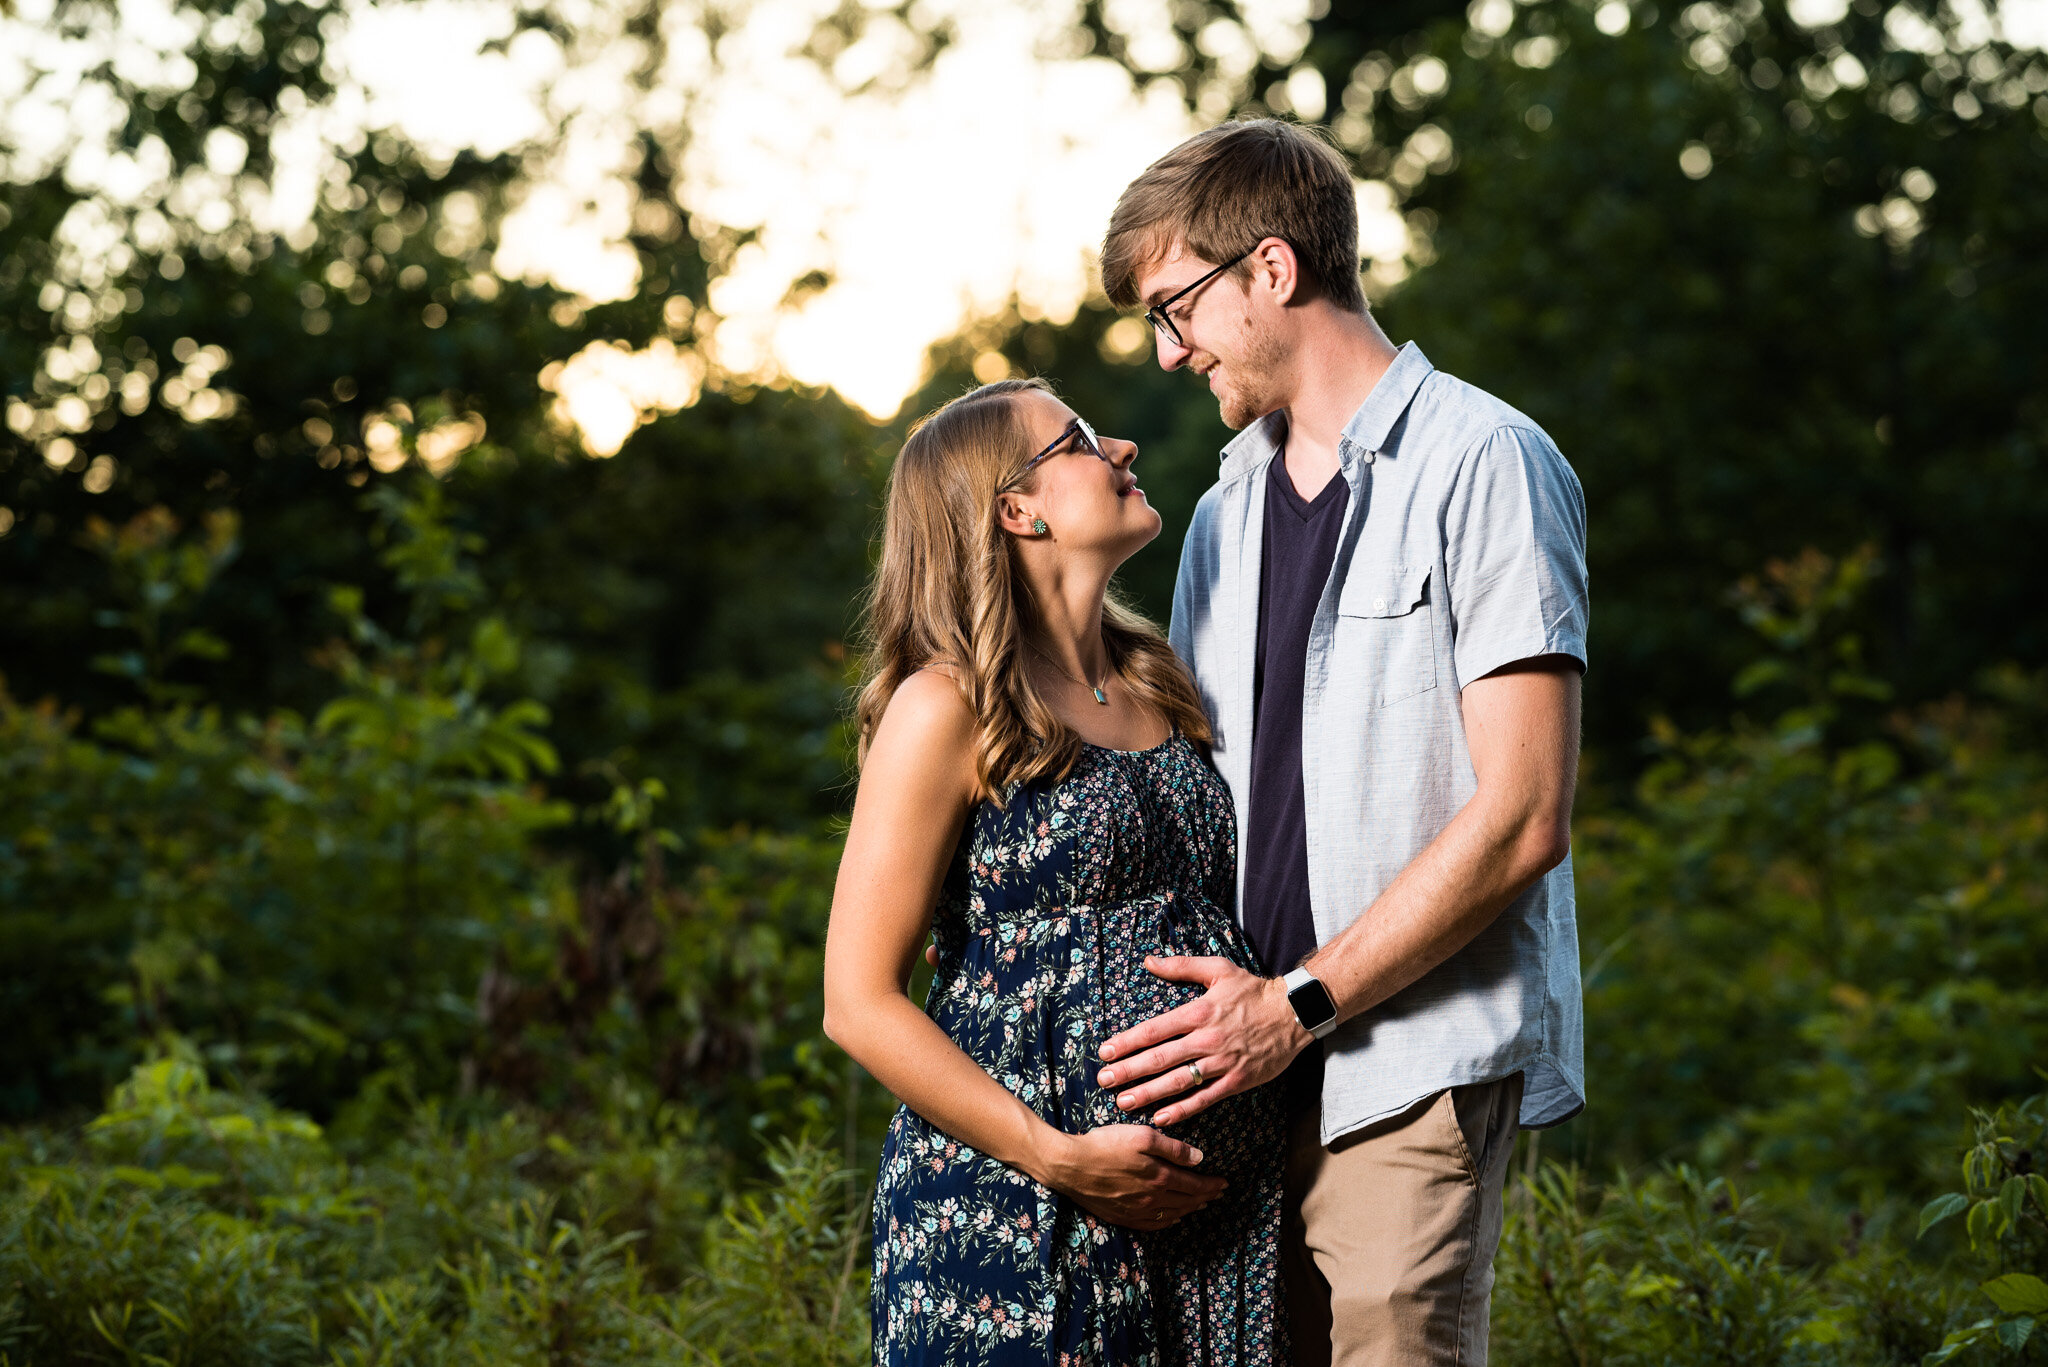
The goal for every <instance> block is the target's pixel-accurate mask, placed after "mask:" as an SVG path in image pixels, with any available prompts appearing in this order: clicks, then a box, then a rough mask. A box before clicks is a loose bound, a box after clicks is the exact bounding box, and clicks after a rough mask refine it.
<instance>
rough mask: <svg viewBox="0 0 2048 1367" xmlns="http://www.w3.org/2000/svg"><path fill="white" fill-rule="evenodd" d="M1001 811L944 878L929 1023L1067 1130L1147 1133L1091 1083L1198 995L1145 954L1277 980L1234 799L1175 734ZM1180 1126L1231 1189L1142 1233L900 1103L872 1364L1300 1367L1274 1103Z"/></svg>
mask: <svg viewBox="0 0 2048 1367" xmlns="http://www.w3.org/2000/svg"><path fill="white" fill-rule="evenodd" d="M1005 797H1006V803H1005V805H1004V806H1001V807H998V806H996V805H995V804H994V803H991V802H984V803H982V804H981V805H979V806H978V807H976V808H975V810H974V812H973V813H972V815H971V816H970V817H969V820H968V824H967V829H966V831H965V832H964V833H963V835H962V838H961V843H960V851H959V853H958V854H957V855H956V856H955V859H954V862H953V866H952V868H951V869H950V871H949V872H948V875H947V878H946V881H945V885H944V889H943V891H942V892H941V894H940V898H939V904H938V909H937V916H936V921H935V928H934V938H935V940H936V941H937V944H938V948H939V955H940V958H939V967H938V974H937V977H936V978H935V979H934V981H933V983H932V990H931V995H930V997H929V998H928V999H927V1000H926V1003H925V1011H926V1013H927V1014H928V1015H930V1016H931V1018H932V1019H933V1020H934V1021H936V1022H938V1024H939V1026H940V1027H941V1028H942V1029H944V1030H945V1031H946V1033H947V1034H948V1035H950V1036H951V1037H952V1038H953V1040H954V1042H955V1043H957V1044H958V1045H959V1046H960V1047H961V1048H962V1049H963V1050H965V1051H966V1052H967V1053H968V1054H969V1055H970V1056H971V1057H972V1058H974V1059H975V1060H976V1061H977V1062H978V1063H980V1064H981V1065H982V1067H984V1068H986V1069H987V1070H988V1072H989V1075H990V1076H991V1077H994V1078H995V1079H996V1080H997V1081H998V1082H1000V1083H1002V1084H1003V1086H1004V1087H1006V1088H1008V1089H1009V1090H1010V1091H1011V1092H1012V1093H1014V1094H1015V1095H1016V1096H1018V1097H1020V1098H1022V1099H1023V1101H1024V1102H1025V1103H1026V1104H1027V1105H1029V1106H1030V1107H1032V1109H1034V1110H1035V1111H1037V1112H1038V1114H1040V1115H1041V1116H1043V1117H1045V1119H1046V1120H1047V1121H1048V1122H1049V1123H1050V1124H1052V1125H1054V1126H1057V1127H1058V1128H1060V1129H1063V1130H1065V1131H1067V1132H1068V1133H1072V1134H1079V1133H1083V1132H1085V1131H1088V1130H1091V1129H1094V1128H1096V1127H1097V1126H1100V1125H1113V1124H1118V1123H1120V1122H1124V1121H1128V1120H1133V1119H1144V1118H1145V1116H1144V1115H1143V1114H1142V1113H1139V1114H1136V1115H1125V1114H1124V1113H1122V1112H1119V1111H1118V1110H1117V1108H1116V1102H1115V1097H1114V1094H1113V1093H1111V1092H1106V1091H1104V1090H1103V1089H1101V1088H1099V1087H1097V1086H1096V1085H1095V1074H1096V1071H1097V1070H1098V1069H1099V1068H1100V1067H1101V1063H1100V1060H1099V1058H1098V1056H1097V1053H1096V1051H1097V1050H1098V1049H1099V1048H1100V1047H1101V1045H1102V1042H1103V1041H1104V1040H1105V1039H1107V1038H1108V1037H1109V1036H1111V1035H1113V1034H1115V1033H1117V1032H1118V1031H1119V1030H1122V1029H1124V1028H1126V1027H1128V1026H1131V1025H1134V1024H1136V1023H1137V1022H1139V1021H1142V1020H1146V1019H1149V1018H1150V1017H1152V1016H1155V1015H1157V1014H1159V1013H1160V1012H1161V1011H1165V1010H1169V1009H1171V1008H1172V1007H1175V1006H1178V1005H1180V1004H1181V1003H1182V1002H1185V1001H1189V1000H1191V999H1192V998H1193V997H1195V996H1196V995H1197V994H1198V991H1199V989H1198V988H1196V987H1194V986H1192V985H1187V984H1181V983H1170V982H1165V981H1163V980H1161V979H1158V978H1155V977H1153V976H1152V975H1151V974H1150V973H1148V972H1146V971H1145V967H1144V959H1145V956H1146V955H1147V954H1211V955H1222V956H1225V957H1227V958H1230V959H1232V960H1234V961H1235V962H1237V963H1238V964H1240V965H1242V966H1244V967H1246V968H1249V969H1252V970H1253V971H1259V970H1258V964H1257V961H1256V959H1255V958H1254V956H1253V954H1252V951H1251V949H1250V947H1249V946H1248V945H1247V944H1246V942H1245V939H1244V936H1243V933H1242V932H1241V931H1240V930H1239V929H1238V927H1237V925H1236V923H1235V922H1234V920H1233V919H1232V917H1231V914H1230V911H1229V908H1230V905H1231V902H1232V900H1233V898H1234V896H1235V889H1236V880H1237V872H1236V859H1237V844H1236V832H1235V827H1234V826H1233V823H1232V819H1231V804H1230V797H1229V794H1228V793H1227V792H1226V790H1225V789H1224V786H1223V783H1222V781H1221V780H1220V779H1218V778H1217V777H1216V775H1215V773H1214V772H1213V771H1212V770H1211V769H1210V768H1209V766H1208V765H1207V763H1205V762H1204V760H1203V758H1202V757H1201V755H1200V754H1198V753H1197V752H1196V750H1195V749H1194V747H1193V746H1192V745H1190V744H1189V743H1188V742H1187V741H1186V740H1185V739H1183V738H1182V737H1180V736H1178V735H1176V736H1175V737H1174V738H1173V739H1171V740H1169V741H1167V742H1166V743H1165V744H1163V745H1160V746H1158V747H1156V748H1154V749H1151V750H1141V751H1120V750H1105V749H1101V748H1099V747H1096V746H1089V747H1088V748H1087V749H1085V750H1084V751H1083V752H1082V756H1081V758H1080V760H1079V761H1078V762H1077V763H1076V765H1075V766H1074V768H1073V770H1072V771H1071V772H1070V773H1069V774H1068V775H1067V776H1066V777H1065V778H1064V779H1062V780H1059V781H1058V782H1041V783H1034V784H1032V785H1029V786H1025V787H1018V786H1016V785H1013V786H1012V789H1011V791H1010V792H1008V793H1007V794H1005ZM1168 1132H1169V1133H1171V1134H1172V1135H1174V1136H1175V1137H1176V1138H1179V1139H1183V1140H1186V1141H1187V1142H1189V1143H1191V1144H1193V1145H1195V1147H1197V1148H1199V1149H1200V1150H1201V1151H1202V1154H1203V1162H1202V1167H1201V1171H1203V1172H1205V1173H1212V1174H1215V1175H1218V1176H1222V1177H1225V1178H1227V1179H1228V1180H1229V1182H1230V1187H1229V1190H1228V1191H1227V1192H1226V1193H1225V1194H1224V1195H1223V1196H1222V1197H1220V1198H1218V1199H1217V1200H1215V1201H1212V1202H1211V1203H1210V1204H1209V1205H1208V1206H1207V1207H1205V1208H1204V1209H1202V1210H1201V1211H1198V1212H1197V1213H1195V1214H1194V1215H1191V1216H1189V1217H1188V1218H1186V1219H1184V1220H1182V1221H1181V1222H1180V1223H1179V1224H1177V1225H1174V1226H1173V1227H1171V1228H1169V1229H1166V1230H1162V1231H1158V1232H1155V1233H1142V1234H1141V1233H1138V1232H1136V1231H1133V1230H1128V1229H1124V1228H1122V1227H1120V1226H1117V1225H1111V1224H1108V1223H1106V1222H1103V1221H1099V1220H1097V1219H1096V1218H1095V1217H1093V1216H1091V1215H1089V1214H1087V1213H1086V1212H1084V1211H1083V1210H1081V1209H1080V1208H1079V1207H1078V1206H1076V1205H1074V1204H1073V1203H1072V1202H1071V1201H1069V1200H1067V1199H1066V1198H1065V1197H1063V1196H1059V1195H1056V1194H1055V1193H1054V1192H1052V1191H1050V1190H1049V1189H1047V1188H1045V1187H1043V1186H1040V1185H1039V1184H1038V1183H1036V1182H1034V1181H1032V1180H1031V1179H1030V1178H1029V1177H1026V1176H1025V1175H1024V1174H1022V1173H1020V1172H1017V1171H1015V1170H1014V1169H1012V1168H1009V1167H1007V1166H1005V1165H1004V1164H1002V1163H1000V1162H998V1161H996V1160H995V1159H993V1158H990V1157H988V1156H986V1155H984V1154H982V1153H979V1152H977V1151H976V1150H974V1149H972V1148H970V1147H968V1146H967V1145H965V1144H962V1143H960V1142H959V1141H958V1140H956V1139H953V1138H952V1137H951V1136H949V1135H946V1134H944V1133H942V1132H940V1131H939V1130H937V1129H934V1128H933V1127H932V1126H931V1125H930V1124H928V1123H926V1122H925V1120H924V1119H923V1118H922V1117H920V1116H918V1115H917V1114H916V1113H915V1112H913V1111H911V1110H910V1109H909V1108H908V1107H901V1108H899V1109H898V1110H897V1112H896V1116H895V1119H894V1120H893V1121H892V1122H891V1123H890V1126H889V1134H888V1139H887V1141H886V1142H885V1143H884V1145H883V1148H882V1164H881V1174H880V1177H879V1179H878V1182H877V1187H876V1192H875V1210H874V1214H875V1275H874V1284H873V1285H874V1291H873V1307H872V1308H873V1312H874V1349H875V1352H874V1358H875V1362H876V1363H878V1364H886V1367H912V1365H913V1364H915V1365H916V1367H936V1364H946V1367H994V1365H996V1364H1022V1363H1032V1364H1048V1365H1049V1367H1182V1365H1183V1364H1200V1365H1201V1367H1229V1365H1231V1364H1244V1365H1245V1367H1249V1365H1250V1364H1254V1363H1259V1364H1265V1363H1284V1362H1285V1361H1286V1351H1285V1348H1286V1345H1285V1342H1284V1335H1285V1329H1284V1321H1285V1316H1284V1315H1283V1314H1281V1313H1280V1305H1279V1297H1280V1287H1279V1237H1280V1182H1281V1163H1282V1154H1283V1151H1284V1148H1285V1145H1284V1133H1285V1132H1284V1127H1283V1121H1282V1118H1281V1112H1280V1099H1279V1097H1278V1095H1277V1093H1276V1089H1275V1088H1273V1087H1270V1086H1268V1087H1263V1088H1259V1089H1257V1090H1254V1091H1252V1092H1248V1093H1244V1094H1241V1095H1239V1096H1236V1097H1233V1098H1231V1099H1229V1100H1227V1101H1224V1102H1222V1103H1219V1104H1218V1105H1215V1106H1212V1107H1210V1108H1209V1109H1208V1110H1206V1111H1204V1112H1202V1113H1201V1114H1200V1115H1197V1116H1195V1117H1193V1118H1192V1119H1190V1120H1187V1121H1184V1122H1182V1123H1180V1124H1177V1125H1174V1126H1172V1127H1171V1128H1170V1129H1169V1131H1168Z"/></svg>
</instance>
